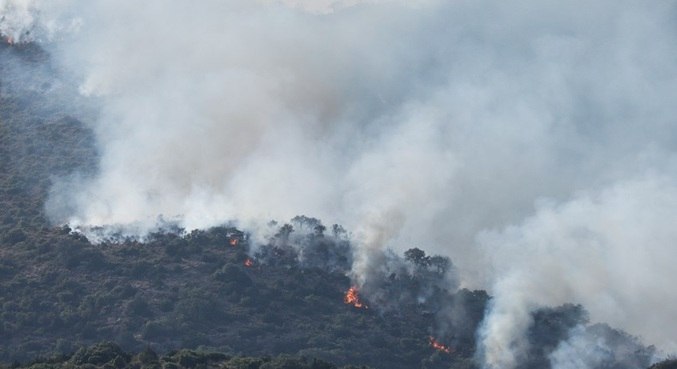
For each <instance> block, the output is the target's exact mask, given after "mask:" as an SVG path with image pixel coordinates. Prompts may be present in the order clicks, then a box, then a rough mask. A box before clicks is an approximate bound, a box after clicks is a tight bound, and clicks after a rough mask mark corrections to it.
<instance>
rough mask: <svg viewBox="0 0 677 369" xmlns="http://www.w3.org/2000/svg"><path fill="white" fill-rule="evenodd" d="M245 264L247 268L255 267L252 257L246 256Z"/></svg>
mask: <svg viewBox="0 0 677 369" xmlns="http://www.w3.org/2000/svg"><path fill="white" fill-rule="evenodd" d="M244 266H246V267H247V268H251V267H253V266H254V260H252V259H250V258H246V259H245V260H244Z"/></svg>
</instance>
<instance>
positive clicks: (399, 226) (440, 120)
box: [0, 0, 677, 368]
mask: <svg viewBox="0 0 677 369" xmlns="http://www.w3.org/2000/svg"><path fill="white" fill-rule="evenodd" d="M0 14H1V15H0V34H2V37H3V38H4V39H5V41H4V42H5V43H13V44H14V43H20V42H28V41H36V42H39V43H40V45H41V46H42V47H43V48H45V49H46V50H47V51H48V52H49V54H50V55H51V57H52V58H53V61H54V63H55V65H56V66H57V67H58V68H59V70H60V71H61V73H62V76H64V77H63V78H65V79H66V78H69V79H72V83H73V84H74V85H76V86H77V87H78V88H79V92H80V94H81V95H85V96H88V97H89V101H91V103H92V104H93V105H95V106H96V107H97V108H98V110H97V112H98V113H97V114H96V118H91V119H85V120H86V121H87V122H88V124H91V126H92V129H93V130H94V132H95V135H96V141H97V144H98V147H97V149H98V152H99V154H100V160H99V162H98V170H97V172H96V173H95V174H91V173H87V174H83V175H72V176H65V177H62V178H61V179H59V180H57V181H56V183H55V185H54V186H53V188H52V196H51V198H50V200H49V201H48V204H47V210H48V213H49V214H50V216H51V217H52V219H53V221H54V222H55V223H68V224H70V225H71V226H73V227H80V228H81V229H85V230H86V229H88V228H90V227H96V226H112V225H115V226H117V227H119V228H118V229H122V230H124V232H127V233H129V234H137V235H139V234H146V233H148V232H150V231H153V230H155V228H156V224H157V222H156V221H157V219H158V216H162V217H164V219H168V220H171V221H174V222H176V223H177V224H179V225H180V226H181V227H185V228H187V229H192V228H207V227H210V226H214V225H218V224H223V223H224V222H227V221H234V222H237V223H238V224H240V225H242V226H243V227H245V228H247V229H251V230H252V232H253V234H252V237H255V238H262V239H265V238H266V237H268V236H270V235H268V234H265V232H266V229H268V228H267V226H266V224H267V222H268V221H269V220H270V219H291V218H292V217H293V216H295V215H297V214H309V215H312V216H315V217H318V218H320V219H323V220H324V221H325V222H327V224H333V223H337V224H343V225H344V226H345V227H346V229H349V230H351V231H353V232H354V233H353V234H352V237H353V239H355V240H356V241H357V243H358V244H359V245H360V247H359V248H358V249H357V251H356V252H355V254H354V255H350V258H351V259H350V260H345V261H343V260H342V259H340V258H337V259H336V260H334V262H335V263H336V265H335V266H333V267H336V268H342V267H343V266H342V265H344V264H341V263H343V262H350V265H353V270H352V271H351V273H352V275H353V276H354V277H355V280H356V281H358V282H359V283H360V284H361V285H364V287H365V288H366V289H367V290H368V289H369V288H370V287H369V283H370V278H369V276H370V275H372V274H374V273H376V274H378V273H382V272H383V270H388V268H389V267H388V266H387V265H388V260H387V258H385V259H384V256H383V255H385V253H384V252H383V250H384V249H385V248H386V247H392V248H394V249H396V250H398V251H404V250H405V249H409V248H410V246H411V245H412V244H419V243H420V244H425V245H431V248H432V251H433V252H434V253H436V254H442V255H447V256H451V257H452V259H453V261H454V265H455V266H456V268H458V270H457V272H458V278H457V279H455V280H453V281H447V282H448V283H450V285H453V286H454V287H455V283H459V284H460V285H461V286H470V287H483V288H488V290H489V292H490V293H491V294H492V295H493V296H495V297H494V299H492V302H491V305H490V308H489V309H490V310H489V314H488V317H487V318H486V320H485V321H484V323H483V327H482V329H481V331H480V333H479V337H480V342H479V345H480V349H481V355H482V357H481V360H480V361H481V362H482V363H483V365H485V366H486V367H487V368H494V367H497V368H498V367H500V368H510V367H514V366H516V365H518V364H519V361H520V358H521V357H523V356H524V354H525V352H528V351H529V346H530V344H529V327H530V325H531V324H532V322H533V312H534V311H537V310H538V309H540V308H542V307H543V306H546V305H550V306H555V305H561V304H564V303H568V302H573V303H580V304H583V305H584V306H585V307H586V308H587V309H588V310H589V312H590V319H591V320H592V321H605V322H608V323H610V324H611V325H613V326H615V327H616V326H617V327H621V328H624V329H627V330H628V331H629V332H631V333H632V334H635V335H639V336H641V337H643V338H644V339H645V340H646V341H647V342H649V343H653V344H657V345H658V346H659V347H660V348H662V349H666V350H674V349H675V348H677V347H676V346H677V336H675V334H674V333H673V332H671V331H670V330H668V329H665V324H666V323H667V322H671V321H672V320H673V318H674V311H675V309H677V297H676V296H675V295H674V294H670V293H669V292H667V291H669V288H670V287H671V286H670V282H671V280H672V277H673V270H674V267H673V266H674V265H677V250H675V247H674V244H675V241H677V232H676V231H675V230H674V228H675V227H674V224H676V223H677V212H676V211H675V210H674V209H675V208H676V207H675V205H677V166H676V161H675V152H676V150H677V141H676V140H677V136H676V134H677V128H676V127H677V122H676V121H675V120H676V119H677V118H675V117H677V104H674V101H675V100H676V97H677V96H675V95H676V91H677V63H676V61H677V47H676V46H675V45H677V31H676V30H677V16H676V15H677V6H675V4H673V3H671V2H662V3H651V4H649V3H645V2H640V1H611V0H608V1H607V0H605V1H598V2H595V3H594V4H591V3H589V2H584V1H572V2H561V1H527V0H524V1H517V2H512V3H509V4H508V3H505V2H501V1H489V0H485V1H464V0H462V1H441V0H440V1H437V0H427V1H423V0H421V1H414V2H403V1H395V0H393V1H388V0H384V1H366V0H365V1H359V0H355V1H331V0H324V1H320V2H316V1H310V0H308V1H304V0H299V1H291V0H290V1H250V0H247V1H230V2H222V1H217V0H207V1H202V2H200V3H199V4H194V3H191V2H187V1H180V0H176V1H160V0H151V1H143V2H139V1H132V0H116V1H96V2H92V1H78V0H59V1H46V0H45V1H39V0H35V1H30V0H28V1H18V0H0ZM18 70H19V69H17V72H16V73H19V71H18ZM64 83H65V82H64ZM88 117H91V115H89V116H88ZM315 231H316V230H315V229H313V230H311V231H310V232H311V233H312V232H315ZM322 232H324V233H327V234H330V233H331V230H322ZM280 246H283V245H280ZM307 251H308V250H307ZM310 251H312V252H310ZM299 252H301V254H302V255H305V259H302V260H313V258H314V254H313V252H321V250H309V251H308V252H305V253H304V252H303V249H301V251H299ZM335 256H340V255H335ZM353 261H354V263H352V262H353ZM384 265H385V266H384ZM373 280H374V279H372V281H373ZM372 283H373V282H372ZM576 337H581V338H580V340H576V339H575V337H572V339H571V341H570V344H569V345H568V346H566V347H565V346H561V347H558V348H557V350H555V351H553V352H554V353H553V355H554V356H553V359H552V360H553V362H554V363H557V365H560V366H561V367H563V368H564V367H566V365H571V363H567V362H566V360H563V359H562V356H561V355H559V354H557V353H561V352H564V350H576V349H577V348H579V347H582V344H581V342H593V341H594V342H600V341H598V340H597V341H596V340H594V339H591V338H590V337H591V333H589V332H584V333H581V334H579V335H576ZM586 340H587V341H586ZM586 347H587V346H586ZM558 355H559V356H558ZM590 360H593V361H594V358H591V359H590Z"/></svg>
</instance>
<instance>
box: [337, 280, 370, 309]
mask: <svg viewBox="0 0 677 369" xmlns="http://www.w3.org/2000/svg"><path fill="white" fill-rule="evenodd" d="M343 302H345V303H346V304H349V305H353V306H354V307H356V308H358V309H367V305H365V304H363V303H362V302H361V301H360V296H359V295H358V294H357V287H355V286H353V287H350V289H348V291H347V292H346V295H345V296H344V297H343Z"/></svg>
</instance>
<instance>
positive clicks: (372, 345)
mask: <svg viewBox="0 0 677 369" xmlns="http://www.w3.org/2000/svg"><path fill="white" fill-rule="evenodd" d="M9 59H12V60H19V61H20V62H21V63H22V65H23V66H24V67H25V68H26V69H27V71H28V72H26V73H20V74H17V73H15V72H14V71H12V70H10V67H9V65H10V64H11V63H0V362H1V363H3V364H2V365H4V366H3V367H7V368H10V367H11V368H167V369H170V368H171V369H174V368H212V367H213V368H217V367H218V368H232V369H235V368H238V369H239V368H249V369H259V368H260V369H275V368H299V369H305V368H309V369H310V368H313V369H321V368H323V369H332V368H346V369H347V368H363V367H365V366H366V367H371V368H374V369H410V368H425V369H432V368H440V369H442V368H444V369H449V368H454V369H461V368H476V367H477V362H476V360H475V356H476V354H477V347H476V332H477V330H478V328H479V326H480V324H481V322H482V319H483V318H484V314H485V312H486V309H487V306H488V304H489V303H490V301H491V297H490V296H489V295H488V294H487V292H486V291H482V290H474V291H473V290H467V289H459V288H458V285H457V282H456V276H455V266H454V263H453V260H452V259H450V258H448V257H445V256H439V255H427V254H426V252H425V245H411V248H410V249H408V250H407V251H406V252H404V253H403V254H397V253H395V252H393V251H389V250H386V251H383V252H382V254H381V255H379V258H378V260H379V262H378V264H376V265H373V266H371V268H372V272H371V274H370V277H369V279H368V281H367V283H366V284H364V285H363V286H361V287H360V288H359V289H357V288H355V286H354V284H353V282H352V281H351V279H350V277H349V275H350V271H351V268H352V266H353V261H354V257H355V255H354V252H355V250H354V245H353V244H352V243H351V238H350V233H349V230H345V229H343V227H341V226H340V225H330V226H325V225H324V224H322V222H321V221H320V220H318V219H315V218H312V217H309V216H304V215H299V216H297V217H295V218H293V219H290V220H281V221H280V223H274V222H273V223H271V225H270V226H271V228H273V229H275V232H273V233H272V235H271V236H270V237H269V238H268V239H267V240H266V241H265V242H260V243H255V242H254V241H253V238H252V237H250V235H249V234H248V233H247V230H243V229H237V228H235V227H233V226H232V225H229V224H224V225H223V226H219V227H213V228H210V229H205V230H184V229H181V228H178V227H176V226H175V225H173V224H169V223H168V224H166V226H165V227H164V228H161V229H160V230H159V231H157V232H155V233H153V234H151V235H149V236H148V237H147V238H145V239H136V238H131V237H126V236H125V235H124V234H123V233H115V232H109V230H103V229H102V230H100V232H101V237H100V238H99V239H97V242H92V241H90V239H88V238H87V237H86V236H85V235H83V234H82V233H79V232H75V231H74V230H72V229H70V228H68V227H67V226H62V225H53V224H50V222H49V221H48V219H47V216H46V214H45V202H46V199H47V197H48V195H49V189H50V186H51V184H52V181H53V179H54V178H56V177H59V176H67V175H70V174H71V173H74V172H80V173H88V172H92V171H94V170H96V157H97V152H96V147H95V144H94V138H93V134H92V132H91V131H90V130H89V129H88V127H87V125H86V124H85V123H84V122H82V121H80V120H78V119H76V118H74V117H72V116H71V115H70V114H69V112H67V111H63V110H62V109H61V108H60V107H59V104H58V103H57V102H54V101H53V100H50V98H49V96H50V92H49V91H52V90H53V89H54V88H56V87H55V86H53V85H52V84H51V83H52V82H50V81H49V80H45V79H44V78H45V77H44V73H43V72H44V71H45V69H49V68H50V66H49V61H48V59H47V58H46V56H45V54H44V52H43V51H42V50H41V49H40V48H39V47H38V46H36V45H33V44H25V45H9V44H8V43H6V42H5V43H3V42H0V61H5V60H9ZM51 89H52V90H51ZM93 232H94V233H96V232H97V230H93ZM581 327H582V329H584V330H585V334H586V335H587V336H588V337H591V339H595V340H601V341H604V342H605V346H606V347H608V350H609V351H608V352H606V353H605V355H604V357H603V359H601V360H600V362H599V366H598V367H599V368H614V369H625V368H627V369H630V368H646V367H649V366H650V365H651V364H652V361H653V360H654V356H655V354H656V349H655V348H653V347H652V346H645V345H644V344H643V343H642V342H641V341H640V340H639V339H638V338H636V337H633V336H631V335H629V334H627V333H625V332H622V331H619V330H616V329H614V328H612V327H609V326H608V325H605V324H603V323H597V322H590V321H589V317H588V314H587V312H586V311H585V308H584V307H583V306H580V305H576V304H565V305H562V306H554V307H543V308H541V309H539V310H537V311H536V312H534V313H533V324H532V325H531V326H530V327H529V330H528V340H529V344H530V349H529V352H528V357H527V358H526V361H525V363H524V366H523V367H524V368H548V367H550V365H551V363H550V359H549V357H550V354H551V353H552V352H553V351H554V350H555V349H556V348H557V347H558V345H560V344H561V343H562V342H564V341H566V340H567V338H568V337H569V334H570V332H571V331H572V329H574V328H579V329H581ZM675 367H677V366H676V364H675V362H674V361H665V362H662V363H659V364H655V365H654V366H652V368H656V369H658V368H661V369H669V368H675Z"/></svg>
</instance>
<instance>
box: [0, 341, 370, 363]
mask: <svg viewBox="0 0 677 369" xmlns="http://www.w3.org/2000/svg"><path fill="white" fill-rule="evenodd" d="M0 368H2V367H1V366H0ZM12 368H14V369H18V368H26V369H28V368H30V369H95V368H100V369H122V368H129V369H207V368H220V369H339V368H338V367H337V366H336V365H334V364H331V363H328V362H326V361H322V360H317V359H310V358H306V357H295V356H288V355H281V356H276V357H269V356H266V357H243V356H230V355H225V354H222V353H217V352H212V351H204V350H180V351H172V352H170V353H168V354H167V355H164V356H160V355H158V354H157V353H155V351H153V350H152V349H151V348H150V347H146V348H145V349H144V350H143V351H141V352H139V353H138V354H136V355H132V354H130V353H127V352H125V351H124V350H122V348H120V347H119V346H117V345H116V344H114V343H110V342H106V343H100V344H97V345H94V346H91V347H85V348H81V349H80V350H78V351H77V352H76V353H75V354H73V355H70V356H66V355H61V356H55V357H52V358H50V359H37V360H34V361H32V362H30V363H27V364H25V365H20V364H19V365H13V366H12ZM342 369H369V368H367V367H365V366H361V367H356V366H344V367H343V368H342Z"/></svg>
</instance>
